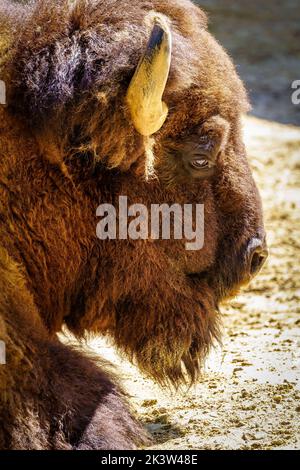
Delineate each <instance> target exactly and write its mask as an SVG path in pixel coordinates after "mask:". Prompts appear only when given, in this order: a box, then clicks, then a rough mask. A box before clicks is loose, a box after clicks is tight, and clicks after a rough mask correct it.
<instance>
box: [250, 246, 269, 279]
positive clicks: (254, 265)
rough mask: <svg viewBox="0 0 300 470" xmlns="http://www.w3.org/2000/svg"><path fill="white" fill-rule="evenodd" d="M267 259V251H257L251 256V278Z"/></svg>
mask: <svg viewBox="0 0 300 470" xmlns="http://www.w3.org/2000/svg"><path fill="white" fill-rule="evenodd" d="M267 257H268V251H267V250H257V251H255V252H254V253H253V254H252V258H251V261H250V274H251V276H255V274H257V273H258V272H259V271H260V269H261V268H262V267H263V265H264V264H265V262H266V259H267Z"/></svg>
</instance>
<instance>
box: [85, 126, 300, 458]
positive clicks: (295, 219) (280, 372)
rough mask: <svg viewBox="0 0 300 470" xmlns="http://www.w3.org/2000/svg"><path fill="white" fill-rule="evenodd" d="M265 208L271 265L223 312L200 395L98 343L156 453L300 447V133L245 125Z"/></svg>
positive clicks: (290, 128)
mask: <svg viewBox="0 0 300 470" xmlns="http://www.w3.org/2000/svg"><path fill="white" fill-rule="evenodd" d="M245 139H246V143H247V146H248V153H249V157H250V161H251V163H252V166H253V170H254V173H255V177H256V180H257V182H258V185H259V187H260V190H261V194H262V198H263V201H264V208H265V218H266V228H267V231H268V241H269V247H270V258H269V261H268V262H267V264H266V266H265V267H264V269H263V271H262V272H261V274H260V275H259V276H258V277H257V278H256V279H255V280H254V281H253V282H252V283H251V285H250V286H249V288H248V289H246V290H245V291H244V292H242V293H241V294H240V295H239V296H238V297H237V298H235V299H234V300H233V301H232V302H231V303H230V304H229V305H227V306H223V309H222V311H223V318H224V337H223V343H224V344H223V347H222V348H220V347H218V348H217V349H216V350H215V351H214V352H213V353H212V354H211V356H210V357H209V359H208V362H207V365H206V370H205V374H204V377H203V380H202V381H201V383H199V385H197V386H196V387H195V388H193V389H190V390H186V391H182V392H181V393H178V392H177V393H173V394H172V393H171V392H170V391H166V390H165V391H163V390H161V389H160V388H159V387H157V386H156V385H155V384H153V383H152V382H151V381H150V380H147V379H146V378H143V377H142V376H141V374H140V372H139V371H138V370H137V369H135V368H134V367H133V366H132V365H130V364H129V363H128V362H126V361H124V360H122V359H121V358H120V357H118V355H117V353H116V352H115V350H114V349H113V348H112V347H110V346H109V345H108V344H107V343H106V342H105V341H104V340H93V341H91V342H90V343H89V346H90V347H92V349H93V350H94V351H96V352H97V353H99V354H100V355H101V356H103V357H105V358H107V359H108V360H110V361H111V362H113V363H114V364H115V365H116V366H117V372H118V374H119V376H121V378H122V381H123V384H124V387H125V389H126V391H127V392H128V393H129V395H130V397H131V398H130V399H131V403H132V404H133V406H134V408H135V410H136V411H137V413H138V416H139V418H140V420H141V421H142V422H144V423H145V426H146V427H147V428H148V430H149V431H150V433H151V434H152V436H153V446H152V447H151V448H152V449H172V450H174V449H176V450H179V449H297V448H298V449H300V349H299V346H300V315H299V313H300V312H299V308H300V283H299V281H300V269H299V264H300V257H299V247H300V224H299V209H300V207H299V206H300V189H299V187H300V128H297V127H293V126H286V125H281V124H275V123H270V122H267V121H263V120H259V119H256V118H253V117H250V118H246V119H245Z"/></svg>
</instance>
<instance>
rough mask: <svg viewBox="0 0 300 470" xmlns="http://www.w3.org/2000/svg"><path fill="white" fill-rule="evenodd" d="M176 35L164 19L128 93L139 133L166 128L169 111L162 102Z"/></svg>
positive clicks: (158, 20)
mask: <svg viewBox="0 0 300 470" xmlns="http://www.w3.org/2000/svg"><path fill="white" fill-rule="evenodd" d="M171 55H172V35H171V31H170V29H169V26H168V25H167V23H166V22H165V21H164V20H163V18H162V17H159V16H157V17H155V18H154V27H153V29H152V33H151V36H150V39H149V42H148V45H147V48H146V51H145V54H144V55H143V57H142V58H141V60H140V62H139V65H138V67H137V69H136V72H135V74H134V76H133V78H132V81H131V83H130V85H129V88H128V92H127V97H126V100H127V104H128V107H129V109H130V113H131V118H132V121H133V124H134V126H135V128H136V130H137V131H138V132H139V133H140V134H142V135H143V136H150V135H152V134H154V133H155V132H157V131H159V129H160V128H161V127H162V126H163V124H164V122H165V120H166V118H167V116H168V112H169V110H168V107H167V105H166V103H164V102H163V101H162V97H163V93H164V91H165V88H166V84H167V80H168V77H169V72H170V65H171Z"/></svg>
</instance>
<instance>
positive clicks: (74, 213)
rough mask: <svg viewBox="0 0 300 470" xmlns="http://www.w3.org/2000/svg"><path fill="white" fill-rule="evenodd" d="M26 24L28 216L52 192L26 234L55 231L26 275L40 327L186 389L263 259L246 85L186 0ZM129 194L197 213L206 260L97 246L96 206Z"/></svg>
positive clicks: (73, 10) (62, 5)
mask: <svg viewBox="0 0 300 470" xmlns="http://www.w3.org/2000/svg"><path fill="white" fill-rule="evenodd" d="M22 11H23V13H22V15H21V16H22V24H20V23H19V26H18V35H17V36H16V38H17V39H15V40H14V43H13V44H12V45H11V49H12V53H11V54H10V58H9V60H7V62H6V64H7V65H6V69H5V70H6V75H7V78H6V81H7V83H8V108H7V110H8V111H7V112H8V113H9V115H10V116H11V117H13V118H17V119H19V120H20V117H21V121H22V126H24V125H25V127H26V136H27V139H29V138H30V139H31V141H34V142H35V143H36V147H34V149H35V150H34V151H33V150H30V151H31V157H30V159H29V158H27V160H26V163H24V165H28V166H31V176H32V180H33V181H34V178H35V174H36V175H37V176H36V181H37V183H36V185H35V183H34V182H32V186H30V188H31V189H30V191H31V192H30V194H27V196H26V198H27V199H26V198H25V197H24V198H23V204H24V210H25V200H26V201H27V203H26V204H27V206H26V207H28V200H29V199H28V198H33V197H34V196H33V195H32V192H34V191H41V185H42V186H43V185H44V186H43V194H45V193H47V203H46V202H45V203H41V205H40V211H39V213H37V214H36V216H35V218H34V217H33V219H32V223H31V230H33V231H35V230H36V231H38V230H40V229H38V227H40V226H41V224H42V221H44V222H45V221H47V231H44V232H43V233H44V238H43V245H42V246H40V247H39V250H36V251H34V252H32V255H31V256H32V257H31V258H30V266H31V269H30V270H29V269H28V270H27V271H28V272H29V273H30V279H29V281H28V282H29V284H30V285H31V288H32V290H33V292H34V295H35V299H36V303H37V305H38V306H39V309H40V312H41V315H42V317H43V318H44V321H45V324H46V325H47V327H48V328H49V330H54V331H58V330H59V329H60V328H61V326H62V325H63V324H66V325H67V326H68V327H69V329H70V330H71V331H73V332H74V333H75V334H76V335H78V336H82V335H83V334H84V333H85V332H96V333H100V334H107V335H110V336H111V337H112V338H113V339H114V342H115V344H116V345H117V346H118V347H119V349H120V350H121V351H122V352H123V353H125V354H126V355H127V356H128V357H129V358H130V359H132V360H134V361H135V362H136V363H137V364H138V366H139V367H140V369H141V370H142V371H144V372H146V373H147V374H148V375H150V376H152V377H153V378H154V379H156V380H157V381H159V382H161V383H166V382H171V383H173V384H175V385H177V384H179V383H180V382H181V381H183V380H185V379H186V378H189V379H191V380H192V381H193V380H195V379H196V378H197V375H198V372H199V370H200V369H201V363H202V361H203V358H204V356H205V355H206V353H207V351H208V350H209V347H210V346H211V344H212V343H213V340H214V338H218V335H219V333H218V331H219V328H218V323H219V322H218V317H219V304H220V302H221V301H222V300H224V299H225V298H228V297H231V296H232V295H234V294H235V293H236V292H237V291H238V289H239V288H240V286H241V285H243V284H244V283H247V282H248V281H249V280H250V279H251V278H252V277H253V276H254V275H255V274H256V273H257V272H258V270H259V269H260V267H261V265H262V264H263V262H264V260H265V258H266V242H265V232H264V227H263V219H262V209H261V202H260V197H259V194H258V191H257V188H256V185H255V183H254V180H253V178H252V175H251V171H250V168H249V165H248V162H247V158H246V153H245V148H244V145H243V141H242V135H241V115H242V113H243V112H245V111H246V110H247V109H248V101H247V96H246V93H245V91H244V88H243V85H242V83H241V81H240V79H239V78H238V76H237V74H236V71H235V69H234V67H233V65H232V63H231V61H230V59H229V58H228V56H227V54H226V53H225V52H224V50H223V49H222V48H221V46H220V45H219V44H218V43H217V42H216V41H215V40H214V39H213V37H212V36H211V35H210V34H209V32H208V31H207V26H206V17H205V15H204V13H203V12H202V11H201V10H200V9H198V8H197V7H196V6H194V5H193V4H192V3H191V2H189V1H188V0H175V1H171V0H170V1H169V0H151V1H148V0H145V1H130V2H127V1H123V2H116V1H114V0H101V1H100V0H98V1H96V0H94V1H92V0H90V1H83V0H82V1H81V0H78V1H76V2H74V3H70V2H67V1H60V2H55V5H53V3H52V2H50V1H48V0H44V1H37V2H34V3H33V4H30V6H29V7H24V10H22ZM24 122H25V124H24ZM28 136H30V137H28ZM27 148H28V147H27ZM32 148H33V147H31V149H32ZM27 157H28V155H27ZM37 168H38V169H37ZM41 172H42V173H43V175H44V176H43V179H41V178H40V176H38V175H40V174H41ZM47 172H48V173H47ZM50 172H51V181H52V182H53V179H56V183H55V187H53V185H52V186H51V188H52V189H51V190H50V189H49V187H50V183H49V184H48V182H47V181H48V180H50V176H49V175H50ZM53 172H54V176H53ZM26 174H27V177H28V172H27V173H26ZM41 181H42V183H41ZM38 182H39V183H38ZM51 184H52V183H51ZM34 185H35V186H34ZM38 185H39V187H38V188H37V186H38ZM53 188H54V189H53ZM51 191H52V192H51ZM121 195H123V196H127V197H128V201H129V203H142V204H144V205H145V206H146V207H149V208H150V206H151V204H163V203H167V204H174V203H178V204H180V205H184V204H194V205H195V204H203V205H204V221H205V222H204V233H205V240H204V246H203V248H202V249H201V250H196V251H187V250H186V243H185V242H186V240H184V239H183V240H176V239H171V240H153V239H151V237H149V238H148V239H147V240H135V241H133V240H129V239H128V240H118V239H117V240H106V241H100V240H98V239H97V238H96V234H95V228H96V223H97V220H96V208H97V206H98V205H99V204H100V203H111V204H115V205H117V201H118V198H119V196H121ZM20 204H21V203H20ZM29 206H30V202H29ZM27 211H29V209H27ZM31 217H32V213H31ZM59 224H60V225H59ZM67 224H68V225H67ZM61 226H63V227H64V229H63V230H62V229H59V228H58V227H61ZM66 227H67V228H66ZM51 234H52V235H51ZM41 258H42V259H43V260H44V261H45V260H46V261H45V262H44V263H43V270H40V272H41V271H42V272H43V276H44V283H41V282H38V280H37V279H38V275H37V273H36V271H35V269H36V267H35V266H36V265H39V264H40V265H41ZM23 259H24V257H23ZM75 260H76V262H75ZM25 262H26V260H25ZM28 263H29V261H28ZM63 263H65V265H66V264H68V265H70V266H71V268H70V269H66V266H65V265H64V264H63ZM66 273H67V274H66ZM39 276H41V274H39ZM44 285H45V286H47V292H46V288H45V287H44ZM49 285H52V287H53V286H54V287H53V288H52V289H51V290H50V289H49ZM50 291H51V295H50V293H49V292H50Z"/></svg>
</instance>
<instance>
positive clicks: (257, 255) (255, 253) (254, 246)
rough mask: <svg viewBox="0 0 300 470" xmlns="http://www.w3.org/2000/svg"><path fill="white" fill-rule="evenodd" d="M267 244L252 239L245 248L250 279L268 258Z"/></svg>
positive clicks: (257, 239)
mask: <svg viewBox="0 0 300 470" xmlns="http://www.w3.org/2000/svg"><path fill="white" fill-rule="evenodd" d="M268 255H269V252H268V248H267V244H266V242H265V241H264V240H260V239H259V238H252V239H251V240H250V242H249V244H248V246H247V256H246V264H247V268H246V269H247V271H248V274H249V276H250V277H254V276H255V275H256V274H258V272H259V271H260V270H261V268H262V267H263V265H264V264H265V262H266V259H267V258H268Z"/></svg>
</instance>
